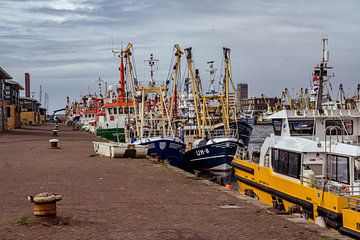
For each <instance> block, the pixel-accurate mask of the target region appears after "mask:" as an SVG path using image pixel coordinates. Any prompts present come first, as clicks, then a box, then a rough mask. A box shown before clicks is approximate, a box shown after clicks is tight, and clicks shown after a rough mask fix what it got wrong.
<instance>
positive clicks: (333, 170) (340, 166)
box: [328, 155, 349, 183]
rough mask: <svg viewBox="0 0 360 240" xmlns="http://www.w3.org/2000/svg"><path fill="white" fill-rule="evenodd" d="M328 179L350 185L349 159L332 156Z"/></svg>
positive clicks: (329, 162)
mask: <svg viewBox="0 0 360 240" xmlns="http://www.w3.org/2000/svg"><path fill="white" fill-rule="evenodd" d="M328 177H329V178H330V179H331V180H333V181H337V182H341V183H349V158H348V157H342V156H336V155H330V156H329V160H328Z"/></svg>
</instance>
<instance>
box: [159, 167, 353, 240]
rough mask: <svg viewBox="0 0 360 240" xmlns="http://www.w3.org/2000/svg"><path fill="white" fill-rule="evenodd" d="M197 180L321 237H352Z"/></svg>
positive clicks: (207, 181)
mask: <svg viewBox="0 0 360 240" xmlns="http://www.w3.org/2000/svg"><path fill="white" fill-rule="evenodd" d="M163 166H165V167H167V168H169V169H171V170H172V171H174V172H177V173H179V174H182V175H183V176H185V177H187V178H192V179H194V180H195V176H194V174H192V173H189V172H186V171H184V170H182V169H180V168H177V167H174V166H172V165H170V164H163ZM196 181H197V182H200V183H201V184H204V185H208V186H211V187H212V188H215V189H216V190H218V191H221V192H223V193H225V194H229V195H231V196H233V197H235V198H237V199H239V200H242V201H244V202H248V203H250V204H252V205H253V206H256V207H258V208H260V209H263V210H264V211H266V212H267V213H268V214H272V215H276V216H279V217H281V218H283V219H286V220H287V221H289V222H291V223H296V224H302V225H303V226H304V229H306V230H309V231H313V232H317V233H318V234H319V235H320V236H321V237H326V238H332V239H339V240H349V239H352V238H349V237H347V236H344V235H342V234H340V233H339V232H337V231H335V230H332V229H328V228H323V227H320V226H318V225H316V224H315V223H312V222H310V221H308V220H306V219H304V218H301V217H298V216H296V215H292V214H289V215H287V214H276V213H275V212H274V211H272V207H270V206H268V205H266V204H264V203H262V202H260V201H258V200H257V199H254V198H251V197H249V196H246V195H243V194H240V193H239V192H238V191H234V190H229V189H227V188H225V187H224V186H221V185H219V184H217V183H214V182H211V181H209V180H207V179H204V178H197V179H196Z"/></svg>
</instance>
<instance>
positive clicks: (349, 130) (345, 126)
mask: <svg viewBox="0 0 360 240" xmlns="http://www.w3.org/2000/svg"><path fill="white" fill-rule="evenodd" d="M329 126H337V127H339V128H340V129H338V128H336V129H333V130H332V131H331V135H336V134H338V135H340V134H345V135H346V134H349V135H352V134H353V121H352V120H351V119H344V120H326V122H325V127H326V128H327V127H329ZM342 131H343V132H342ZM326 135H330V129H327V130H326Z"/></svg>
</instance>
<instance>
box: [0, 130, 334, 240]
mask: <svg viewBox="0 0 360 240" xmlns="http://www.w3.org/2000/svg"><path fill="white" fill-rule="evenodd" d="M52 128H53V126H51V125H44V126H36V127H26V128H24V129H19V130H14V131H10V132H8V133H6V134H2V135H0V193H1V197H0V206H1V207H0V213H1V214H0V239H52V240H54V239H335V238H338V239H339V235H338V234H337V233H331V232H330V231H329V230H325V229H321V228H320V227H317V226H315V225H314V224H309V223H304V222H302V221H300V223H295V222H291V221H289V220H287V219H285V218H284V217H283V216H279V215H275V214H273V213H270V212H269V211H268V210H267V208H264V207H261V204H256V205H255V204H254V203H255V201H254V200H250V199H248V198H246V197H242V196H240V195H239V194H238V193H236V192H230V193H227V192H225V190H224V188H222V187H220V186H214V185H213V184H207V183H206V181H199V180H194V178H193V177H191V176H189V175H186V174H183V173H181V172H180V171H175V170H174V169H173V168H170V167H167V166H165V165H162V164H158V165H156V164H153V163H151V162H150V161H148V160H146V159H110V158H109V159H108V158H103V157H99V156H94V152H93V148H92V141H94V140H98V138H97V137H95V136H93V135H91V134H89V133H85V132H80V131H73V130H72V129H71V128H66V127H65V126H60V131H59V133H60V135H59V136H58V137H57V138H58V139H59V141H60V142H59V146H60V147H61V148H60V149H49V142H48V140H49V139H51V138H53V137H52V136H51V130H52ZM43 191H49V192H55V193H60V194H63V199H62V200H61V201H60V202H58V204H57V206H58V217H59V219H60V220H59V222H56V224H55V223H46V222H45V223H40V222H39V220H38V219H37V218H35V217H33V216H32V203H30V202H29V201H28V200H27V195H34V194H37V193H40V192H43ZM257 205H259V206H257ZM325 235H328V236H325Z"/></svg>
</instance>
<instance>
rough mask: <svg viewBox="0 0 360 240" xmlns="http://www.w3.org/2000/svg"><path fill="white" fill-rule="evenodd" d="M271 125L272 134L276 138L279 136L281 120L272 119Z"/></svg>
mask: <svg viewBox="0 0 360 240" xmlns="http://www.w3.org/2000/svg"><path fill="white" fill-rule="evenodd" d="M272 124H273V127H274V133H275V135H276V136H280V135H281V127H282V119H273V120H272Z"/></svg>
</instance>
